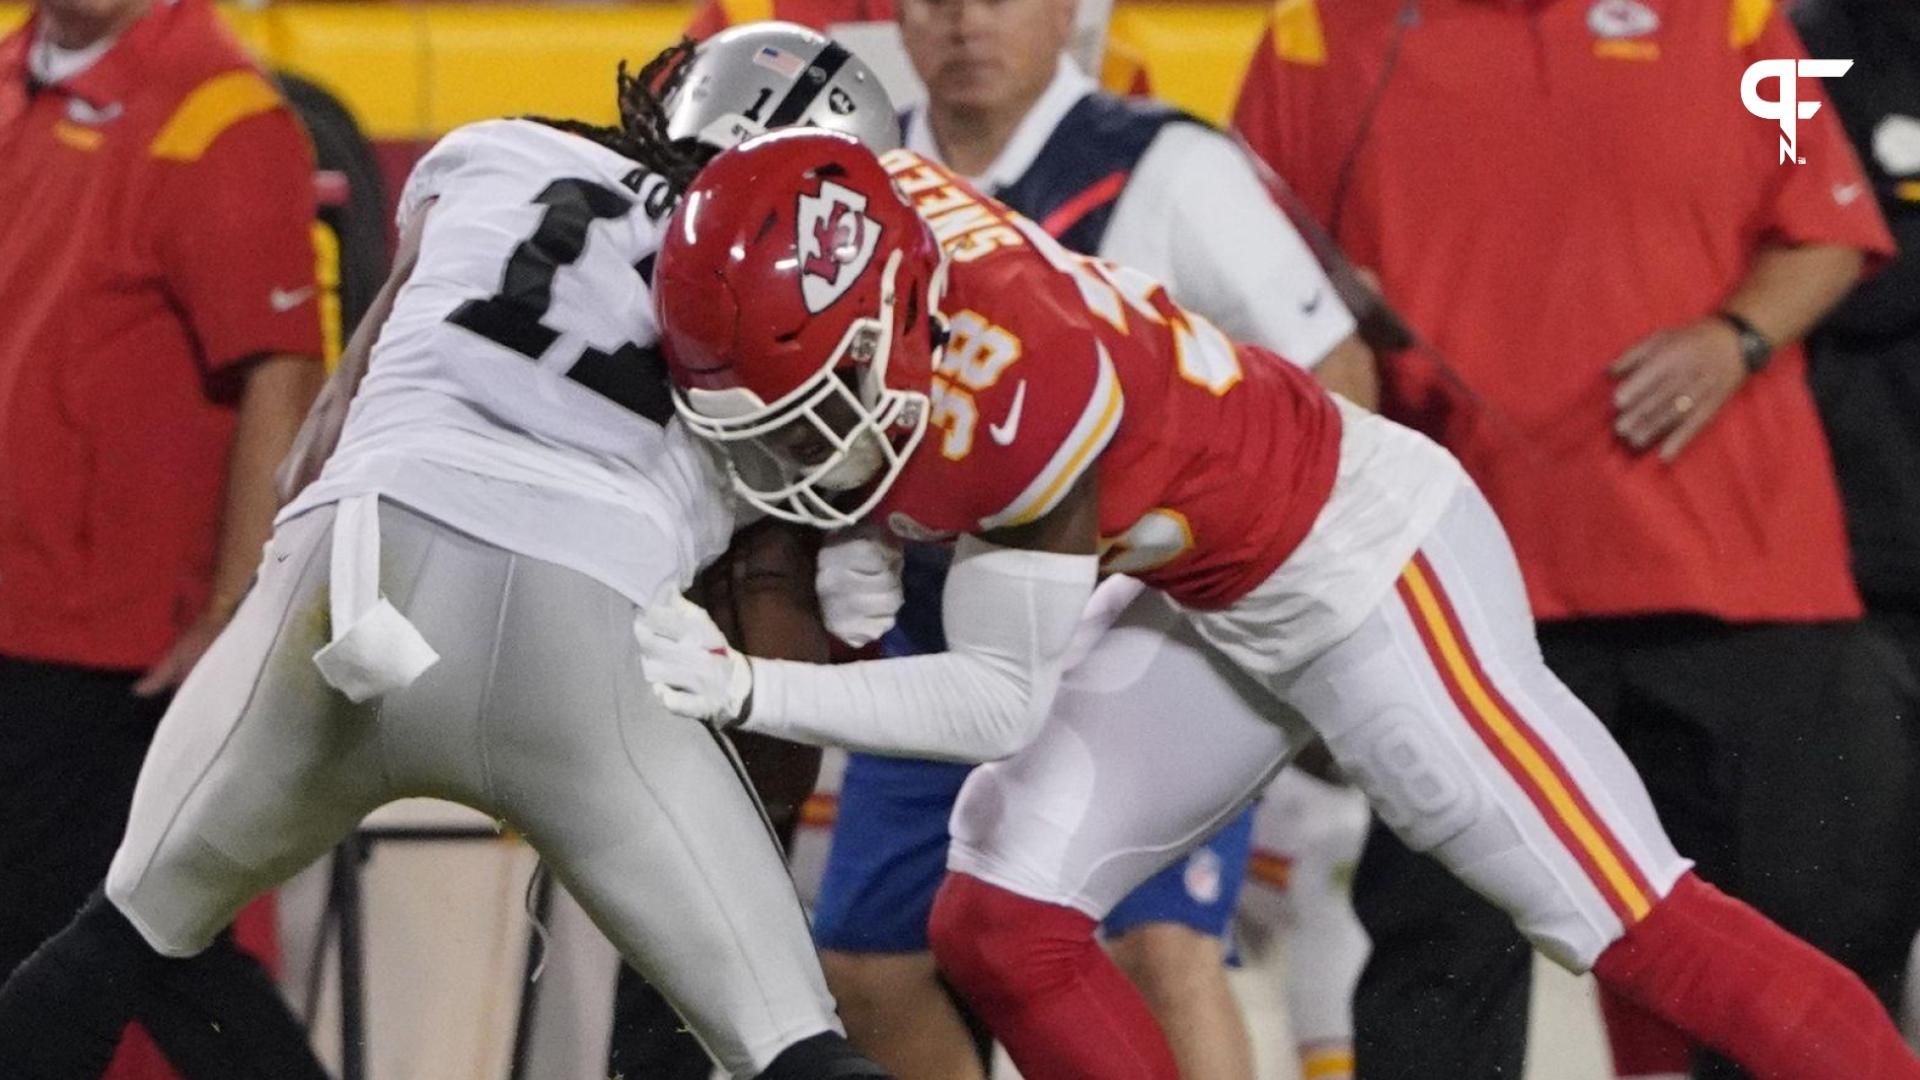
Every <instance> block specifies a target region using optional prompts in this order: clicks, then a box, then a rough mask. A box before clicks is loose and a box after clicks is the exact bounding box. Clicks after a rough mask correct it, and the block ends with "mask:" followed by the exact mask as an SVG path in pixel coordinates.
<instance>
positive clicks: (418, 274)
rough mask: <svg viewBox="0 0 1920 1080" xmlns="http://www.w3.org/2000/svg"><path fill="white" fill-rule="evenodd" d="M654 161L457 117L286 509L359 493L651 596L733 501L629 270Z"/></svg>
mask: <svg viewBox="0 0 1920 1080" xmlns="http://www.w3.org/2000/svg"><path fill="white" fill-rule="evenodd" d="M668 200H669V194H668V191H667V189H666V186H665V184H664V182H663V181H661V180H660V179H659V178H658V177H655V176H652V175H650V174H648V173H647V172H646V171H645V170H643V169H642V168H640V167H639V166H638V165H637V164H636V163H635V162H633V161H631V160H629V159H628V158H626V157H623V156H622V155H620V154H617V153H615V152H613V151H611V150H608V149H606V148H604V147H602V146H599V145H598V144H596V143H594V142H592V141H590V140H587V139H584V138H581V137H579V136H575V135H571V134H568V133H566V132H563V131H560V130H558V129H556V128H552V127H548V126H546V125H544V124H540V123H536V122H533V121H526V120H491V121H485V122H481V123H476V124H471V125H468V126H466V127H463V128H460V129H458V130H456V131H454V132H453V133H452V134H450V135H448V136H447V137H446V138H444V139H442V140H441V141H440V143H439V144H438V145H436V146H435V147H434V148H433V149H432V150H431V151H429V152H428V154H427V155H426V157H424V158H422V159H421V161H420V163H419V165H418V166H416V167H415V169H414V171H413V174H412V176H411V177H410V178H409V179H408V181H407V185H406V189H405V191H404V192H403V194H402V196H401V199H400V211H399V214H400V224H401V226H402V228H403V230H404V228H405V227H406V225H407V224H408V223H409V221H410V220H411V219H412V217H413V216H414V215H417V214H418V213H420V212H421V210H422V208H423V207H425V206H426V205H427V204H428V203H429V201H431V202H432V204H433V205H432V208H431V211H430V213H429V216H428V217H427V219H426V228H425V232H424V234H423V235H422V240H421V247H420V256H419V261H418V263H417V264H416V265H415V267H414V269H413V272H412V274H411V275H410V276H409V278H408V279H407V282H406V285H405V286H404V287H403V288H402V289H401V291H400V293H399V296H398V297H397V298H396V301H395V304H394V309H393V313H392V315H391V316H390V317H389V318H388V320H387V322H386V324H385V326H384V327H383V328H382V330H381V333H380V337H379V340H378V342H377V343H376V344H375V346H374V351H373V357H372V362H371V365H370V366H369V368H368V370H367V375H366V378H365V380H364V381H363V382H362V384H361V387H360V391H359V394H358V395H357V396H356V397H355V399H354V402H353V405H352V409H351V411H350V412H349V414H348V419H347V424H346V429H345V431H344V433H343V434H342V437H341V441H340V446H339V448H338V450H336V451H335V453H334V455H333V458H332V460H330V461H329V462H328V463H327V467H326V470H325V472H324V473H323V474H322V476H321V477H320V479H319V480H318V481H316V482H315V483H314V485H313V486H312V487H311V488H309V489H308V490H307V491H306V492H303V493H302V495H301V496H300V498H299V499H298V500H297V501H296V502H295V503H294V504H293V505H292V506H290V507H289V508H288V510H287V511H286V512H285V513H284V514H283V515H282V517H283V519H284V518H285V517H289V516H292V515H293V514H297V513H300V512H302V511H304V510H306V509H310V508H312V507H313V506H316V505H320V504H322V503H328V502H333V501H336V500H339V499H343V498H346V497H349V496H352V495H361V494H367V493H376V494H378V495H380V496H381V497H382V498H387V499H391V500H393V501H396V502H400V503H404V504H406V505H407V506H410V507H412V508H413V509H415V510H418V511H420V512H422V513H424V514H427V515H429V516H431V517H433V518H436V519H438V520H440V521H442V522H444V523H446V524H448V525H451V526H453V527H455V528H457V529H460V530H461V531H463V532H467V533H471V534H473V535H475V536H477V537H479V538H480V539H482V540H485V541H487V542H489V543H491V544H494V545H496V546H499V547H503V548H506V549H508V550H511V551H517V552H521V553H523V554H526V555H530V556H533V557H536V558H540V559H544V560H547V561H550V562H555V563H559V564H560V565H563V566H567V567H569V568H572V569H575V570H578V571H580V572H582V573H585V574H588V575H590V576H592V577H594V578H597V579H599V580H601V581H603V582H605V583H606V584H608V585H611V586H612V587H614V588H616V589H618V590H620V591H621V592H622V593H624V594H626V595H628V596H629V597H630V598H632V599H633V600H635V601H636V602H637V603H643V604H644V603H646V602H648V601H649V600H651V599H653V598H654V597H656V596H658V595H659V594H660V591H661V590H662V589H663V588H665V587H669V586H671V587H672V588H674V589H679V588H684V587H685V585H686V584H687V583H689V582H690V581H691V578H692V575H693V574H694V572H695V571H697V570H698V568H699V567H700V566H701V565H702V564H703V563H705V562H706V561H707V560H709V559H711V558H712V557H714V556H715V555H717V554H718V553H719V551H720V550H721V549H722V548H724V546H725V544H726V541H727V538H728V536H729V535H730V533H731V531H732V527H733V523H734V522H733V505H732V500H731V497H730V496H729V495H727V494H726V491H727V485H726V482H725V478H724V476H723V475H722V474H721V472H720V471H719V469H718V468H717V466H716V464H715V462H714V459H713V457H712V454H711V452H710V451H709V450H708V449H707V448H706V447H705V446H704V445H703V444H701V443H699V442H698V441H697V440H695V439H693V438H692V437H691V436H689V435H688V434H687V433H686V432H685V431H684V430H682V429H681V428H680V425H679V422H678V421H676V420H673V419H672V416H673V405H672V399H671V397H670V396H669V390H668V383H667V378H666V371H665V368H664V365H663V363H662V361H661V359H660V356H659V352H658V350H657V348H656V346H657V343H658V337H659V334H658V330H657V328H656V326H655V324H654V317H653V303H652V299H651V297H650V295H649V292H648V288H647V282H646V279H645V277H644V274H645V273H646V272H647V271H648V270H650V267H651V262H652V259H653V256H654V254H655V253H656V252H657V251H658V250H659V233H660V229H661V227H662V222H663V221H664V218H665V214H666V211H667V209H668V207H669V201H668Z"/></svg>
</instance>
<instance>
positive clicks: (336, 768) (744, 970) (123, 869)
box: [107, 503, 839, 1076]
mask: <svg viewBox="0 0 1920 1080" xmlns="http://www.w3.org/2000/svg"><path fill="white" fill-rule="evenodd" d="M333 517H334V510H333V508H332V507H325V508H322V509H319V510H315V511H313V512H311V513H307V514H304V515H302V516H301V517H299V518H296V519H294V520H292V521H289V522H287V523H285V524H284V525H282V526H281V527H280V528H279V530H278V531H277V532H276V534H275V535H274V537H273V540H272V541H271V542H270V543H269V544H268V545H267V549H266V554H265V558H264V560H263V562H262V564H261V569H260V573H259V577H258V579H257V580H256V581H255V583H254V587H253V589H252V591H251V592H250V593H249V594H248V595H247V598H246V600H245V602H244V603H243V604H242V605H241V607H240V610H239V612H238V613H237V614H236V615H235V617H234V620H233V622H232V624H231V625H230V626H228V628H227V630H226V632H225V633H223V634H221V635H220V637H219V639H218V640H217V641H216V642H215V643H214V645H213V647H212V648H211V649H210V650H209V651H208V652H207V654H206V656H205V658H204V659H203V660H202V661H201V663H200V665H199V666H198V667H197V668H195V669H194V671H193V674H192V676H191V677H190V678H188V679H187V681H186V683H185V685H183V686H182V687H181V689H180V693H179V695H178V696H177V698H176V699H175V701H174V703H173V707H172V708H171V709H170V710H169V711H168V713H167V716H166V719H165V720H164V721H163V722H162V724H161V726H160V730H159V734H158V736H157V737H156V739H155V741H154V745H153V749H152V751H151V753H150V754H149V755H148V757H147V761H146V765H145V766H144V768H143V770H142V772H141V775H140V782H139V787H138V790H137V792H136V793H135V796H134V804H133V815H132V819H131V822H130V824H129V825H128V829H127V835H126V837H125V839H124V840H122V842H121V846H120V850H119V852H118V854H117V855H116V856H115V858H114V862H113V868H112V870H111V872H110V874H109V876H108V883H107V893H108V896H109V897H110V898H111V899H112V900H113V902H114V903H115V904H116V905H118V907H119V908H120V910H121V911H123V912H124V913H125V914H126V916H127V917H128V918H129V919H130V920H132V922H133V923H134V925H135V926H137V927H139V928H140V930H141V932H142V933H143V934H144V936H145V937H146V938H147V940H148V941H149V942H150V943H151V944H152V945H153V946H154V948H155V949H157V950H159V951H160V952H162V953H164V954H167V955H176V956H177V955H186V954H191V953H194V952H196V951H198V950H200V949H202V948H204V947H205V946H206V945H207V943H208V942H209V941H210V940H211V939H212V938H213V936H214V934H215V933H217V932H218V931H219V930H220V928H222V927H224V926H225V925H227V923H228V922H229V921H231V920H232V918H233V916H234V914H235V913H236V912H237V911H238V910H239V909H240V908H241V906H242V905H244V904H245V903H247V902H248V901H249V900H250V899H252V898H253V897H254V896H256V895H257V894H259V893H260V892H262V891H264V890H266V889H269V888H271V887H273V886H275V885H277V884H278V883H280V882H281V881H283V880H284V879H285V878H287V877H288V876H289V875H291V874H293V873H294V872H295V871H297V870H299V869H300V868H301V867H303V866H305V865H306V864H307V863H309V862H311V861H312V860H314V859H315V858H317V857H318V856H320V855H322V854H324V853H325V852H326V851H327V850H328V849H329V848H330V847H332V846H333V845H334V844H335V843H337V842H339V841H340V840H341V839H342V838H343V837H344V836H346V835H347V834H348V833H349V832H350V831H351V830H352V829H353V828H354V826H355V825H356V824H357V823H358V822H359V821H360V819H361V818H362V817H363V816H365V815H366V814H367V813H368V812H369V811H371V810H373V809H374V808H376V807H378V806H380V805H382V804H383V803H387V802H390V801H392V800H394V799H398V798H402V797H408V796H432V797H435V798H441V799H449V800H452V801H454V802H459V803H464V804H465V805H467V806H471V807H473V808H475V809H477V810H479V811H481V812H483V813H486V814H489V815H491V816H493V817H495V818H498V819H500V820H502V821H504V822H506V823H508V824H510V825H511V826H512V827H513V828H515V829H516V830H518V831H519V832H521V833H522V834H523V835H525V836H526V838H527V839H528V841H529V842H531V843H532V845H533V846H534V848H535V849H537V850H538V851H539V852H540V854H541V856H542V858H544V859H545V860H546V861H547V863H548V864H549V866H550V867H551V868H552V869H553V871H554V873H555V874H556V876H557V877H558V878H559V880H560V881H561V882H562V883H563V884H564V885H565V886H566V887H567V889H568V890H569V891H571V892H572V894H573V895H574V897H575V898H576V899H578V900H579V901H580V903H581V905H582V906H583V907H584V908H585V909H586V910H587V912H588V913H589V914H590V915H591V916H592V917H593V919H594V921H595V922H596V923H598V924H599V927H600V929H601V930H602V931H604V932H605V933H606V935H607V936H608V937H609V938H610V939H611V940H612V941H613V943H614V944H615V946H617V947H618V948H619V950H620V952H621V954H622V955H623V956H624V957H625V958H626V959H627V960H628V961H629V962H630V963H632V964H633V965H634V966H635V967H636V968H638V969H639V970H640V971H641V972H643V973H644V974H645V975H646V976H647V977H648V979H650V980H651V981H652V982H653V983H654V984H655V985H656V986H658V987H659V988H660V989H661V990H662V991H663V992H664V993H665V994H666V995H667V996H668V997H669V998H670V999H671V1000H672V1001H673V1002H674V1003H675V1004H676V1005H677V1006H678V1007H679V1008H680V1010H681V1013H682V1014H683V1015H684V1016H685V1017H686V1019H687V1021H688V1023H689V1024H690V1025H691V1026H692V1027H693V1029H694V1031H695V1032H696V1033H697V1034H698V1035H699V1036H700V1038H701V1039H702V1041H703V1042H704V1043H705V1044H706V1046H707V1047H708V1049H709V1050H710V1051H711V1052H712V1053H713V1054H714V1056H715V1057H717V1058H718V1059H719V1060H720V1062H721V1064H722V1065H723V1066H725V1067H726V1068H727V1069H728V1070H729V1071H730V1072H732V1073H733V1074H735V1075H738V1076H752V1075H755V1074H757V1073H758V1072H760V1071H761V1070H763V1069H765V1068H766V1066H767V1065H768V1064H769V1063H770V1062H771V1061H772V1060H773V1059H774V1057H775V1056H777V1055H778V1054H779V1052H780V1051H781V1050H782V1049H784V1048H785V1047H786V1046H788V1045H790V1044H792V1043H793V1042H795V1041H797V1040H799V1039H801V1038H804V1037H806V1036H809V1035H813V1034H816V1033H818V1032H821V1031H826V1030H829V1029H832V1030H838V1029H839V1025H838V1023H837V1021H836V1020H835V1019H834V1016H833V1002H832V999H831V998H830V997H829V995H828V993H827V989H826V984H825V982H824V980H823V979H822V977H821V975H820V970H819V967H818V963H817V961H816V959H815V956H814V951H813V946H812V941H811V938H810V935H809V934H808V930H807V925H806V921H805V917H804V915H803V914H802V911H801V908H800V904H799V902H798V900H797V899H796V897H795V894H794V890H793V886H792V884H791V881H790V880H789V878H788V877H787V873H786V869H785V867H784V865H783V863H782V861H781V858H780V854H779V852H778V850H777V848H776V845H775V843H774V841H773V839H772V837H771V835H770V833H769V832H768V830H767V828H766V825H765V823H764V819H763V818H762V817H761V815H760V812H759V807H758V806H757V804H756V803H755V801H754V798H753V796H752V795H751V794H750V793H749V791H748V789H747V788H746V786H745V785H744V782H743V778H742V776H741V775H740V774H739V773H738V772H737V771H736V768H735V759H734V758H733V757H732V752H731V748H730V747H728V746H726V745H725V744H724V742H722V741H721V740H720V739H719V738H717V737H716V736H715V735H714V734H713V733H712V732H710V731H709V730H708V729H707V728H705V727H703V726H702V725H700V724H696V723H693V722H691V721H688V720H684V719H681V718H679V717H676V716H674V715H672V714H670V713H668V712H667V711H666V709H665V708H664V707H663V706H662V705H661V704H660V703H659V701H658V700H657V699H656V698H655V697H654V695H653V693H652V692H651V691H650V690H649V689H648V686H647V683H646V680H645V679H644V678H643V677H642V674H641V669H640V661H639V658H638V655H637V652H636V645H635V641H634V637H633V632H632V624H633V618H634V615H635V611H636V609H635V605H634V604H633V603H632V602H631V601H629V600H627V599H626V598H624V597H623V596H621V595H620V594H619V593H616V592H615V591H614V590H612V589H610V588H608V587H606V586H605V585H602V584H600V583H599V582H597V581H594V580H593V579H591V578H588V577H585V576H583V575H581V574H578V573H575V572H574V571H571V570H567V569H563V568H561V567H559V566H555V565H553V564H551V563H546V562H541V561H539V560H537V559H532V558H528V557H526V556H523V555H517V554H514V553H512V552H509V551H504V550H501V549H499V548H496V547H493V546H491V545H489V544H486V543H484V542H482V541H480V540H477V539H475V538H473V537H470V536H467V535H465V534H462V533H459V532H457V531H455V530H453V529H450V528H448V527H446V526H444V525H441V524H439V523H437V522H435V521H433V520H431V519H429V518H426V517H423V516H421V515H418V514H416V513H413V512H412V511H409V510H407V509H405V508H404V507H401V506H398V505H395V504H392V503H382V504H381V506H380V525H381V536H382V545H381V546H382V552H381V568H380V577H381V586H382V591H383V592H384V593H385V595H386V596H387V598H388V599H389V600H391V601H392V602H393V604H394V605H395V606H396V607H397V608H399V610H400V611H401V613H402V614H404V615H406V616H407V618H408V619H409V620H410V621H411V622H412V623H413V624H414V625H415V626H416V627H418V629H419V630H420V632H421V633H422V634H423V635H424V636H425V638H426V639H427V641H428V642H429V643H430V644H431V645H432V646H433V648H434V649H435V650H437V651H438V652H439V654H440V660H439V662H438V663H437V664H435V665H434V666H433V667H431V668H429V669H428V670H427V672H426V673H425V674H424V675H422V676H421V677H420V678H419V680H418V681H416V682H414V683H413V684H412V685H411V686H408V687H407V688H405V689H403V690H398V691H394V692H392V693H390V694H388V695H386V696H385V697H383V698H377V699H375V700H373V701H370V702H368V703H367V704H365V705H354V704H353V703H352V702H350V701H349V700H348V699H347V698H346V697H344V696H342V695H341V694H339V693H337V692H336V691H334V690H333V689H332V688H331V687H329V686H328V685H327V684H326V683H325V682H323V681H322V679H321V677H320V673H319V671H318V670H317V669H316V668H315V667H314V665H313V662H312V656H313V654H314V652H315V651H316V650H317V649H319V648H320V647H321V646H323V645H325V644H326V643H327V640H328V636H329V635H328V618H329V616H328V572H329V552H330V550H331V533H332V529H331V525H332V521H333Z"/></svg>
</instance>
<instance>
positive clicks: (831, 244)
mask: <svg viewBox="0 0 1920 1080" xmlns="http://www.w3.org/2000/svg"><path fill="white" fill-rule="evenodd" d="M799 222H800V295H801V298H802V299H804V300H805V301H806V304H807V310H808V311H810V312H813V313H814V314H815V315H818V314H820V313H821V312H822V311H825V310H827V308H829V307H831V306H833V302H834V301H836V300H838V299H840V298H841V297H842V296H845V295H846V293H847V290H848V289H850V288H852V287H853V283H854V282H856V281H858V280H860V275H861V274H862V273H864V272H865V271H866V269H867V264H868V263H870V262H872V261H873V252H874V249H875V248H876V247H878V246H879V244H880V223H879V222H877V221H875V220H873V219H872V218H870V217H868V216H867V197H866V196H865V195H861V194H860V193H858V192H856V191H853V190H851V189H849V188H844V187H841V186H840V185H839V184H836V183H834V182H833V181H831V180H829V181H827V182H825V183H823V184H821V185H820V194H818V195H802V196H800V217H799Z"/></svg>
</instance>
